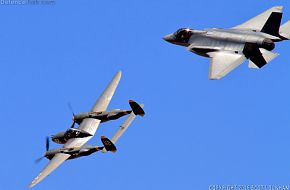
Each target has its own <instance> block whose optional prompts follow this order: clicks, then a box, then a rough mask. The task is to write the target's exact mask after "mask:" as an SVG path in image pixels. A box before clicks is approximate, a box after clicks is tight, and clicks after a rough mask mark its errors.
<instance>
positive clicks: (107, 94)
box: [29, 71, 145, 187]
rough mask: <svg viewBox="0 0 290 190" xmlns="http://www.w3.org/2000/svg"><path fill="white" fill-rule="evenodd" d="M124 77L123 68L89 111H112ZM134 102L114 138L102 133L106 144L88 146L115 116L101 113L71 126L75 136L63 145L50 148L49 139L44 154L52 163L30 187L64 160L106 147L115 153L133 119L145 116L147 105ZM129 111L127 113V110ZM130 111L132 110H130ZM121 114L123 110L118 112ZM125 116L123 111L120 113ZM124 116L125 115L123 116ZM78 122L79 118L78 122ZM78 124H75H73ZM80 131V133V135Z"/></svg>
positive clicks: (67, 139)
mask: <svg viewBox="0 0 290 190" xmlns="http://www.w3.org/2000/svg"><path fill="white" fill-rule="evenodd" d="M120 79H121V71H119V72H118V73H117V74H116V75H115V76H114V78H113V79H112V81H111V82H110V84H109V85H108V86H107V88H106V89H105V91H104V92H103V94H102V95H101V96H100V97H99V99H98V100H97V102H96V103H95V105H94V106H93V108H92V109H91V111H90V112H89V113H100V112H102V113H107V116H108V115H109V114H110V113H111V112H106V109H107V107H108V104H109V102H110V101H111V99H112V96H113V95H114V92H115V90H116V88H117V86H118V83H119V81H120ZM130 105H131V107H132V110H127V111H126V110H125V111H123V114H125V115H126V114H129V112H130V115H129V117H128V118H127V119H126V120H125V122H124V123H123V124H122V125H121V127H120V128H119V130H118V131H117V132H116V134H115V135H114V137H113V138H112V141H110V140H109V139H108V138H106V137H104V136H102V137H101V141H102V143H103V145H104V146H100V147H98V146H97V147H96V146H92V145H87V144H86V142H87V141H88V140H90V139H91V138H92V137H93V136H94V134H95V133H96V130H97V129H98V126H99V124H100V123H101V122H102V121H108V120H111V119H108V118H107V119H103V118H102V117H98V115H97V114H96V115H93V116H88V115H86V116H85V117H82V118H81V120H78V122H79V123H80V126H79V127H78V128H70V129H69V130H71V132H70V133H71V136H67V137H65V138H66V140H65V141H66V142H65V144H64V146H63V147H62V148H58V149H52V150H49V139H47V142H46V152H45V154H44V157H46V158H48V159H49V160H50V162H49V163H48V164H47V165H46V166H45V168H44V169H43V170H42V171H41V172H40V173H39V175H38V176H37V177H36V178H35V179H34V180H33V181H32V182H31V184H30V186H29V187H33V186H35V185H36V184H38V183H39V182H40V181H42V180H43V179H44V178H45V177H46V176H47V175H49V174H50V173H51V172H52V171H53V170H55V169H56V168H57V167H58V166H60V165H61V164H62V163H63V162H64V161H66V160H68V159H75V158H78V157H82V156H88V155H90V154H92V153H94V152H97V151H100V150H102V152H106V151H111V152H115V151H116V150H117V149H116V147H115V145H114V143H116V141H117V140H118V138H119V137H120V136H121V135H122V134H123V133H124V131H125V130H126V129H127V128H128V127H129V125H130V124H131V123H132V121H133V120H134V119H135V117H136V115H135V114H137V115H144V114H145V113H144V110H143V106H144V105H143V104H141V105H139V104H137V103H136V102H134V101H130ZM124 112H126V113H124ZM127 112H128V113H127ZM118 113H120V112H118ZM120 115H121V114H120ZM120 117H121V116H120ZM75 122H77V121H75ZM73 125H74V124H73ZM79 134H80V135H79Z"/></svg>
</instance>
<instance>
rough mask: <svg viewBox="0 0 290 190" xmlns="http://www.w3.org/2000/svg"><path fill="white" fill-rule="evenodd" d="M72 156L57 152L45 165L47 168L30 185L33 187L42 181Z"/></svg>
mask: <svg viewBox="0 0 290 190" xmlns="http://www.w3.org/2000/svg"><path fill="white" fill-rule="evenodd" d="M69 157H70V155H69V154H63V153H58V154H56V155H55V156H54V157H53V158H52V159H51V160H50V162H49V163H48V164H47V165H46V166H45V168H44V169H43V170H42V171H41V172H40V173H39V174H38V176H37V177H36V178H34V180H33V181H32V182H31V184H30V185H29V187H30V188H31V187H33V186H35V185H36V184H38V183H39V182H40V181H42V180H43V179H44V178H45V177H46V176H48V175H49V174H50V173H51V172H52V171H53V170H55V169H56V168H57V167H58V166H60V165H61V164H62V163H63V162H64V161H66V160H67V159H68V158H69Z"/></svg>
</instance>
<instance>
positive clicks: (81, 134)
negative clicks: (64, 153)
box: [51, 128, 92, 144]
mask: <svg viewBox="0 0 290 190" xmlns="http://www.w3.org/2000/svg"><path fill="white" fill-rule="evenodd" d="M89 136H92V135H91V134H90V133H88V132H86V131H83V130H81V129H75V128H69V129H68V130H67V131H66V132H61V133H58V134H56V135H53V136H52V137H51V140H52V141H53V142H55V143H58V144H65V143H66V142H67V141H68V140H69V139H73V138H85V137H89Z"/></svg>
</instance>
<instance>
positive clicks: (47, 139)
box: [45, 137, 49, 151]
mask: <svg viewBox="0 0 290 190" xmlns="http://www.w3.org/2000/svg"><path fill="white" fill-rule="evenodd" d="M45 145H46V151H48V150H49V137H46V144H45Z"/></svg>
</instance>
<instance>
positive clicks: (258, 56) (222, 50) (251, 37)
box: [163, 6, 290, 79]
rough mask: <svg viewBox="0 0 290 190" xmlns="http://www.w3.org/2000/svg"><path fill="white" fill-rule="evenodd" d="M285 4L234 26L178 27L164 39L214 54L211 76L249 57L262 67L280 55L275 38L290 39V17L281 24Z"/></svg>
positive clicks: (253, 65) (251, 64)
mask: <svg viewBox="0 0 290 190" xmlns="http://www.w3.org/2000/svg"><path fill="white" fill-rule="evenodd" d="M282 9H283V7H282V6H275V7H272V8H270V9H268V10H267V11H265V12H263V13H261V14H260V15H258V16H256V17H254V18H252V19H250V20H248V21H246V22H245V23H243V24H240V25H238V26H235V27H233V28H230V29H221V28H209V29H204V30H194V29H190V28H181V29H178V30H177V31H176V32H175V33H173V34H169V35H166V36H165V37H163V39H164V40H166V41H167V42H170V43H172V44H176V45H180V46H185V47H186V48H187V50H189V51H190V52H192V53H195V54H197V55H200V56H204V57H209V58H210V62H211V63H210V68H209V79H220V78H222V77H223V76H225V75H226V74H228V73H229V72H230V71H232V70H233V69H235V68H236V67H237V66H239V65H240V64H241V63H243V62H244V61H245V60H246V59H249V68H261V67H263V66H264V65H266V64H267V63H268V62H270V61H271V60H272V59H274V58H275V57H276V56H278V54H277V53H274V52H272V50H273V49H274V48H275V42H280V41H284V40H289V39H290V21H288V22H286V23H285V24H284V25H282V26H280V23H281V19H282Z"/></svg>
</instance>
